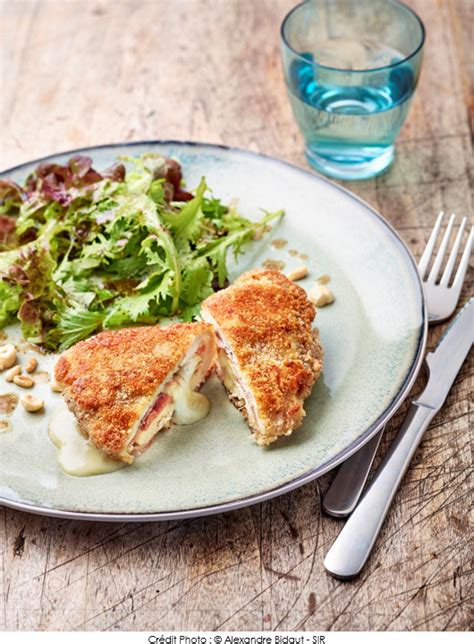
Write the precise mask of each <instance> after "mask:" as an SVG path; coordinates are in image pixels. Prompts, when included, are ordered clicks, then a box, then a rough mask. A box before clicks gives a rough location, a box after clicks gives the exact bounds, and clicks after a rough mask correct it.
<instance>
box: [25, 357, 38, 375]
mask: <svg viewBox="0 0 474 644" xmlns="http://www.w3.org/2000/svg"><path fill="white" fill-rule="evenodd" d="M37 366H38V360H37V359H36V358H34V357H33V356H32V357H31V358H28V361H27V363H26V367H25V370H26V373H33V371H35V370H36V367H37Z"/></svg>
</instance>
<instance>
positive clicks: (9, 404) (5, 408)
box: [0, 394, 18, 416]
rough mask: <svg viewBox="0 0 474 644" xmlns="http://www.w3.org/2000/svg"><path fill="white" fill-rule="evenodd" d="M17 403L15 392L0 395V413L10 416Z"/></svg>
mask: <svg viewBox="0 0 474 644" xmlns="http://www.w3.org/2000/svg"><path fill="white" fill-rule="evenodd" d="M17 405H18V396H17V395H16V394H1V395H0V414H3V415H4V416H10V414H13V412H14V411H15V408H16V406H17Z"/></svg>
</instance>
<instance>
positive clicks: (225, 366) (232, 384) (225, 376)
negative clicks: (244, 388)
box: [218, 349, 237, 394]
mask: <svg viewBox="0 0 474 644" xmlns="http://www.w3.org/2000/svg"><path fill="white" fill-rule="evenodd" d="M218 356H219V366H220V368H221V373H222V382H223V383H224V386H225V387H226V389H227V391H228V392H229V393H231V394H232V393H234V391H235V390H236V389H237V382H236V380H235V376H234V372H233V370H232V367H231V366H230V362H229V358H228V357H227V353H226V352H225V350H224V349H219V353H218Z"/></svg>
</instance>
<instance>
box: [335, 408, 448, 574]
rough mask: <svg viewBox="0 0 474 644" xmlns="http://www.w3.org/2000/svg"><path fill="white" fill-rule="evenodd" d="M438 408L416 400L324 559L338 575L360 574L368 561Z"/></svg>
mask: <svg viewBox="0 0 474 644" xmlns="http://www.w3.org/2000/svg"><path fill="white" fill-rule="evenodd" d="M437 411H438V410H437V409H432V408H431V407H424V406H421V405H417V404H416V403H412V404H411V405H410V408H409V410H408V413H407V416H406V418H405V421H404V423H403V425H402V427H401V428H400V431H399V433H398V435H397V437H396V439H395V440H394V442H393V444H392V446H391V448H390V450H389V452H388V454H387V456H386V457H385V458H384V460H383V462H382V464H381V466H380V467H379V469H378V471H377V474H376V475H375V477H374V479H373V481H372V483H371V484H370V486H369V488H368V489H367V492H366V493H365V495H364V496H363V498H362V500H361V501H360V503H359V505H358V506H357V507H356V509H355V510H354V512H353V513H352V515H351V516H350V517H349V519H348V520H347V523H346V525H345V526H344V528H343V529H342V530H341V532H340V534H339V536H338V537H337V539H336V541H335V542H334V543H333V545H332V546H331V548H330V550H329V552H328V553H327V555H326V558H325V560H324V566H325V568H326V570H327V571H328V572H329V573H330V574H331V575H333V576H334V577H337V578H338V579H351V578H352V577H356V576H357V575H358V574H359V573H360V571H361V570H362V568H363V566H364V564H365V562H366V561H367V559H368V557H369V555H370V553H371V551H372V548H373V545H374V543H375V540H376V539H377V536H378V534H379V532H380V529H381V527H382V524H383V521H384V519H385V516H386V515H387V512H388V510H389V508H390V505H391V503H392V500H393V497H394V496H395V493H396V491H397V490H398V487H399V485H400V482H401V480H402V478H403V475H404V474H405V472H406V470H407V468H408V465H409V464H410V461H411V459H412V457H413V454H414V453H415V450H416V448H417V447H418V445H419V444H420V442H421V439H422V437H423V434H424V432H425V430H426V428H427V427H428V425H429V424H430V422H431V421H432V419H433V418H434V416H435V415H436V413H437Z"/></svg>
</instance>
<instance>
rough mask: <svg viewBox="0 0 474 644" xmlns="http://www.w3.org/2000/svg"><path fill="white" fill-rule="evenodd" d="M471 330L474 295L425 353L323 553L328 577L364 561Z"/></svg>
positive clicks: (343, 574)
mask: <svg viewBox="0 0 474 644" xmlns="http://www.w3.org/2000/svg"><path fill="white" fill-rule="evenodd" d="M473 335H474V299H472V298H471V300H470V301H469V302H468V303H467V304H466V305H465V306H464V308H463V309H462V310H461V311H460V313H459V314H458V315H457V317H456V318H455V319H454V321H453V322H452V323H451V325H450V326H449V327H448V329H447V331H446V333H445V334H444V336H443V337H442V338H441V340H440V342H439V343H438V345H437V347H436V350H435V351H434V352H432V353H430V354H428V355H427V357H426V363H427V365H428V368H429V372H430V375H429V379H428V383H427V385H426V387H425V389H424V391H423V393H422V394H421V396H420V397H419V398H417V400H415V401H413V402H412V403H411V405H410V408H409V410H408V413H407V416H406V418H405V420H404V423H403V425H402V427H401V428H400V430H399V432H398V435H397V437H396V439H395V441H394V442H393V444H392V446H391V448H390V450H389V452H388V453H387V455H386V457H385V459H384V460H383V461H382V464H381V466H380V467H379V469H378V471H377V474H376V475H375V477H374V479H373V481H372V483H371V484H370V486H369V487H368V489H367V492H366V493H365V495H364V496H363V498H362V500H361V501H360V503H359V505H358V506H357V507H356V509H355V510H354V512H353V513H352V515H351V516H350V518H349V519H348V521H347V523H346V525H345V526H344V528H343V529H342V530H341V532H340V534H339V536H338V537H337V539H336V541H335V542H334V543H333V545H332V546H331V548H330V549H329V552H328V553H327V555H326V558H325V560H324V566H325V568H326V570H327V571H328V572H329V573H330V574H331V575H333V576H334V577H337V578H339V579H351V578H352V577H355V576H357V575H358V574H359V573H360V571H361V570H362V568H363V567H364V564H365V563H366V561H367V559H368V557H369V555H370V553H371V551H372V548H373V546H374V543H375V541H376V539H377V536H378V534H379V532H380V529H381V527H382V524H383V521H384V519H385V517H386V515H387V512H388V510H389V508H390V505H391V503H392V500H393V497H394V496H395V493H396V491H397V490H398V487H399V485H400V483H401V481H402V478H403V476H404V474H405V472H406V470H407V469H408V465H409V464H410V461H411V459H412V457H413V454H414V453H415V450H416V448H417V447H418V445H419V444H420V442H421V439H422V437H423V434H424V433H425V431H426V429H427V428H428V426H429V424H430V423H431V421H432V419H433V418H434V416H435V415H436V414H437V412H438V411H439V410H440V408H441V407H442V405H443V403H444V401H445V399H446V397H447V395H448V392H449V390H450V389H451V386H452V384H453V382H454V380H455V378H456V375H457V373H458V372H459V370H460V368H461V366H462V364H463V362H464V360H465V359H466V356H467V354H468V353H469V350H470V348H471V346H472V344H473V340H474V338H473Z"/></svg>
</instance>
